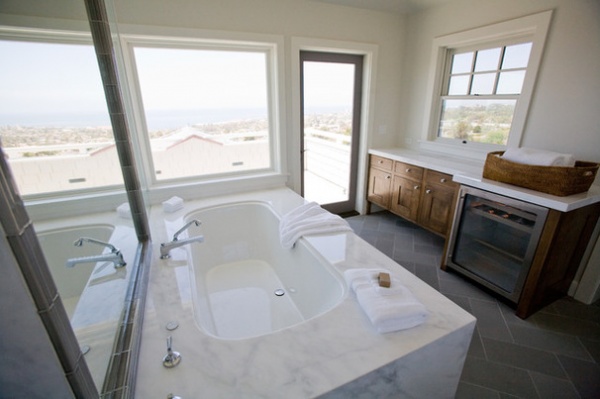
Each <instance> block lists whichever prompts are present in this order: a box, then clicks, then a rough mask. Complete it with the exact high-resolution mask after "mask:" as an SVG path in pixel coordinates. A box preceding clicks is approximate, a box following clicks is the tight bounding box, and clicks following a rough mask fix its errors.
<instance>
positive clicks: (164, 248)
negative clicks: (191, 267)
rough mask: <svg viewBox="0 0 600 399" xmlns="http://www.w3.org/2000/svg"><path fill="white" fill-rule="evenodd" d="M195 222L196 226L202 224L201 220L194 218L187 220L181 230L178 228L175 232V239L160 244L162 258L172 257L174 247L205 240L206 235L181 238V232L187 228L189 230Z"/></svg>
mask: <svg viewBox="0 0 600 399" xmlns="http://www.w3.org/2000/svg"><path fill="white" fill-rule="evenodd" d="M193 224H194V225H196V226H200V221H198V220H196V219H194V220H192V221H190V222H187V223H186V224H185V225H184V226H183V227H182V228H180V229H179V230H177V232H176V233H175V234H173V239H172V240H171V241H169V242H163V243H162V244H160V258H161V259H168V258H170V255H169V252H170V251H171V250H172V249H173V248H178V247H181V246H182V245H187V244H191V243H193V242H203V241H204V236H196V237H190V238H186V239H183V240H180V239H179V235H180V234H181V233H183V232H184V231H185V230H187V229H188V228H189V227H190V226H191V225H193Z"/></svg>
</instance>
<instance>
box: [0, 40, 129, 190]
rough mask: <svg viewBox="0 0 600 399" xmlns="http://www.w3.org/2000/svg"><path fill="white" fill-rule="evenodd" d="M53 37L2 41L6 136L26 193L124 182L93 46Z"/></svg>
mask: <svg viewBox="0 0 600 399" xmlns="http://www.w3.org/2000/svg"><path fill="white" fill-rule="evenodd" d="M71 36H72V35H71ZM54 39H55V40H57V41H59V42H53V43H51V42H45V41H44V42H33V41H13V40H0V54H2V63H1V64H0V87H2V90H0V137H1V140H2V147H3V150H4V152H5V154H6V156H7V157H8V162H9V164H10V166H11V170H12V173H13V176H14V178H15V180H16V183H17V186H18V187H19V191H20V193H21V194H22V195H25V196H32V195H49V194H56V193H58V192H72V191H81V190H92V189H93V190H98V189H105V188H107V187H115V186H118V185H122V184H123V177H122V174H121V170H120V166H119V159H118V155H117V152H116V148H115V146H114V138H113V133H112V128H111V124H110V119H109V115H108V110H107V106H106V101H105V97H104V92H103V89H102V81H101V78H100V72H99V69H98V63H97V60H96V55H95V52H94V48H93V46H92V45H91V44H90V43H89V39H84V40H75V41H73V40H72V39H73V38H72V37H71V38H65V37H57V36H54ZM60 41H62V42H60Z"/></svg>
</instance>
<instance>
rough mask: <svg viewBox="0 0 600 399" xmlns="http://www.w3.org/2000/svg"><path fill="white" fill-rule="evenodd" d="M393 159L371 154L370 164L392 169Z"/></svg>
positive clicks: (375, 166)
mask: <svg viewBox="0 0 600 399" xmlns="http://www.w3.org/2000/svg"><path fill="white" fill-rule="evenodd" d="M393 164H394V161H392V160H391V159H388V158H383V157H378V156H377V155H371V166H372V167H374V168H378V169H383V170H389V171H391V170H392V165H393Z"/></svg>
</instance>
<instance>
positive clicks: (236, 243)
mask: <svg viewBox="0 0 600 399" xmlns="http://www.w3.org/2000/svg"><path fill="white" fill-rule="evenodd" d="M184 219H185V221H186V222H189V221H191V220H194V219H196V220H199V221H200V222H201V225H200V226H199V227H196V226H193V227H191V228H190V229H189V230H188V235H189V236H196V235H203V236H204V242H203V243H193V244H191V245H190V247H189V250H190V252H191V267H190V271H191V273H192V275H193V276H192V278H191V281H192V302H193V309H194V317H195V320H196V323H197V324H198V325H199V326H200V328H201V329H202V330H203V331H204V332H205V333H207V334H209V335H211V336H214V337H218V338H224V339H243V338H250V337H256V336H260V335H264V334H269V333H272V332H275V331H279V330H282V329H285V328H288V327H291V326H294V325H297V324H299V323H302V322H305V321H307V320H310V319H312V318H313V317H316V316H318V315H322V314H324V313H326V312H327V311H329V310H331V309H332V308H334V307H335V306H336V305H337V304H338V303H340V301H341V300H342V299H343V298H344V294H345V292H346V288H345V283H344V282H343V279H342V277H341V275H340V274H339V272H338V271H336V270H335V269H334V268H333V266H332V265H331V264H330V263H329V262H328V261H327V260H326V259H324V258H323V257H322V256H321V255H320V254H319V253H318V252H316V251H315V250H314V249H312V247H311V246H309V245H307V244H306V243H305V242H304V241H303V240H301V241H299V242H298V243H297V245H296V246H295V248H293V249H292V250H286V249H284V248H283V247H282V246H281V244H280V242H279V216H278V215H277V214H276V213H275V212H274V210H273V209H272V208H271V206H270V205H269V204H268V203H267V202H259V201H248V202H241V203H230V204H224V205H220V206H214V207H208V208H204V209H199V210H196V211H193V212H191V213H189V214H188V215H187V216H186V217H185V218H184Z"/></svg>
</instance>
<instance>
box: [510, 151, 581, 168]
mask: <svg viewBox="0 0 600 399" xmlns="http://www.w3.org/2000/svg"><path fill="white" fill-rule="evenodd" d="M502 158H503V159H506V160H507V161H511V162H517V163H524V164H526V165H538V166H575V158H574V157H573V155H572V154H561V153H558V152H552V151H545V150H536V149H533V148H526V147H522V148H507V149H506V151H504V154H502Z"/></svg>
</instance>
